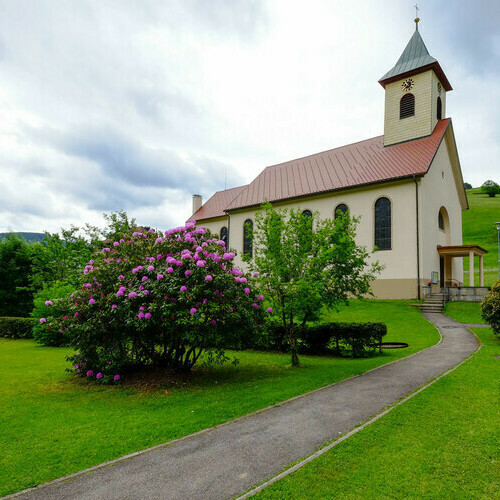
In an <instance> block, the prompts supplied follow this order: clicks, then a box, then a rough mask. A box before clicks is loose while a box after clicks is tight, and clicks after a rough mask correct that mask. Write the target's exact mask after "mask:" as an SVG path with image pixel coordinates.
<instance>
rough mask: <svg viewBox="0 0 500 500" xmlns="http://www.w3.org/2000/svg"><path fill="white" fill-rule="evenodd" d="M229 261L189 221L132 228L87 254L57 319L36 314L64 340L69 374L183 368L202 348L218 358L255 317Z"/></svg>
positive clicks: (244, 280)
mask: <svg viewBox="0 0 500 500" xmlns="http://www.w3.org/2000/svg"><path fill="white" fill-rule="evenodd" d="M233 259H234V253H231V252H228V251H226V249H225V244H224V242H223V241H219V240H217V239H216V238H213V237H212V235H211V234H210V233H209V232H208V231H207V230H206V229H204V228H202V227H198V228H195V227H194V223H188V224H187V225H186V226H185V227H181V228H176V229H172V230H169V231H166V232H165V234H164V235H162V234H161V233H157V232H154V231H153V230H149V231H148V232H146V231H144V232H134V233H133V234H132V235H131V236H124V237H123V238H122V239H120V240H119V241H115V242H112V243H111V244H110V245H109V247H106V248H104V249H103V250H102V251H100V252H99V253H97V254H96V255H95V256H94V258H93V259H92V260H90V261H89V264H88V265H87V266H86V267H85V270H84V275H83V279H82V285H81V287H80V288H79V290H78V291H76V292H74V293H73V294H71V296H70V297H68V298H67V299H63V300H62V302H63V304H61V303H57V306H58V309H60V308H61V306H62V307H63V308H64V314H63V315H62V316H58V317H52V318H50V317H49V318H41V319H40V321H41V322H42V323H43V324H44V325H45V326H46V327H47V328H52V329H54V328H56V329H57V331H58V332H60V333H61V335H65V336H68V337H69V338H70V339H71V344H72V345H73V346H74V347H75V348H76V349H77V350H78V352H77V353H76V354H75V355H74V356H72V357H70V358H68V359H69V361H71V363H72V364H73V369H74V370H75V371H76V372H77V373H79V374H80V375H82V376H86V377H91V378H93V379H98V380H101V381H102V382H113V381H117V380H120V378H122V377H123V373H124V372H126V371H127V370H128V369H130V368H133V367H137V366H146V365H149V366H151V365H152V366H162V367H171V368H175V369H187V370H189V369H191V367H192V366H193V365H194V364H195V363H196V361H197V360H198V359H199V358H200V355H201V354H202V353H203V352H206V354H207V357H208V359H219V360H220V359H224V358H225V356H224V349H225V348H228V347H237V346H238V345H240V344H241V342H242V340H246V341H248V340H249V338H250V337H251V336H252V335H253V334H254V333H255V332H256V329H257V328H258V326H259V325H260V324H261V323H262V322H263V320H264V314H265V312H264V311H263V300H264V297H263V296H262V295H260V294H259V293H258V292H257V290H256V289H255V286H254V284H253V283H252V279H253V276H250V275H247V274H245V273H243V272H242V271H241V270H239V269H237V268H236V267H235V266H233ZM255 274H256V273H255Z"/></svg>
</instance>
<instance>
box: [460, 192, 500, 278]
mask: <svg viewBox="0 0 500 500" xmlns="http://www.w3.org/2000/svg"><path fill="white" fill-rule="evenodd" d="M467 199H468V200H469V210H464V211H463V212H462V233H463V243H464V245H479V246H480V247H483V248H484V249H485V250H488V253H487V254H486V255H485V256H484V268H485V270H484V284H485V286H491V285H493V283H496V282H497V281H498V235H497V230H496V227H495V225H494V223H495V222H497V221H499V220H500V195H497V196H495V197H494V198H490V197H489V196H488V195H485V194H483V193H481V190H480V188H474V189H468V190H467ZM477 260H478V259H477V258H475V263H474V267H475V270H476V273H475V277H474V280H475V286H479V263H478V262H477ZM463 261H464V284H465V285H467V286H468V285H469V259H463Z"/></svg>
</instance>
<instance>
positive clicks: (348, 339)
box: [253, 320, 387, 356]
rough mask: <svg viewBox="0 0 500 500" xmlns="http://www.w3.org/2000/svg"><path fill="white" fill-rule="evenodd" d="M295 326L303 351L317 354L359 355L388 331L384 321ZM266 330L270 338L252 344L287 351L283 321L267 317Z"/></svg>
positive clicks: (379, 340)
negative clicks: (259, 343)
mask: <svg viewBox="0 0 500 500" xmlns="http://www.w3.org/2000/svg"><path fill="white" fill-rule="evenodd" d="M294 328H295V330H296V332H297V339H298V344H299V350H300V352H301V353H302V354H314V355H318V354H329V355H341V354H342V353H343V352H344V351H348V352H349V353H350V355H351V356H360V355H363V354H364V353H365V351H366V349H372V348H374V347H376V346H377V345H378V344H380V342H382V337H383V336H384V335H386V333H387V326H386V325H385V324H384V323H318V324H313V325H306V326H304V328H299V327H298V326H295V327H294ZM266 333H267V339H266V340H267V342H264V343H262V344H261V345H259V346H253V347H255V348H257V349H268V350H271V351H278V352H286V351H288V349H289V348H290V345H289V342H288V337H287V334H286V331H285V329H284V327H283V325H282V324H281V323H279V322H277V321H276V320H268V321H267V325H266Z"/></svg>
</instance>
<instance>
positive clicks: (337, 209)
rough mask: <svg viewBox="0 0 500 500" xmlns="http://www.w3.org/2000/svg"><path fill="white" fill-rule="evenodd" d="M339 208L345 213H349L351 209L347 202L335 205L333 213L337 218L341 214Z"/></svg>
mask: <svg viewBox="0 0 500 500" xmlns="http://www.w3.org/2000/svg"><path fill="white" fill-rule="evenodd" d="M339 210H340V211H341V212H342V213H343V214H345V213H347V210H349V209H348V208H347V205H346V204H345V203H340V204H339V205H337V206H336V207H335V213H334V214H333V216H334V218H335V219H336V218H337V217H338V216H339V213H338V212H339Z"/></svg>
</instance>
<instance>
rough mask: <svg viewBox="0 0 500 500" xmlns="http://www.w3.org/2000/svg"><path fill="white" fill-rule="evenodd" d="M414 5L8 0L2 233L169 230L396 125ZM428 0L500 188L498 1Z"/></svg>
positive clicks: (443, 57) (466, 166)
mask: <svg viewBox="0 0 500 500" xmlns="http://www.w3.org/2000/svg"><path fill="white" fill-rule="evenodd" d="M414 3H415V1H414V0H412V1H409V0H408V1H406V0H405V1H403V0H391V1H389V0H370V1H368V0H364V1H363V2H353V1H352V0H345V1H344V0H324V1H322V0H308V1H307V2H305V1H304V0H302V1H294V0H260V1H258V0H210V1H207V0H158V1H155V0H116V1H114V0H105V1H103V0H96V1H92V0H71V1H65V2H62V1H60V0H47V1H44V0H0V231H5V230H8V229H12V230H15V231H43V230H48V231H58V230H59V228H60V227H61V226H63V227H67V226H69V225H70V224H75V225H81V224H83V223H85V222H90V223H93V224H99V225H101V224H102V222H103V219H102V213H103V212H110V211H116V210H120V209H124V210H126V211H127V212H128V214H129V215H130V216H133V217H136V218H137V220H138V221H139V222H140V223H142V224H146V225H151V226H155V227H158V228H167V227H171V226H173V225H178V224H180V223H181V222H183V221H184V220H185V219H186V218H188V217H189V216H190V215H191V195H192V194H193V193H200V194H202V195H203V197H204V199H206V198H207V197H209V196H210V195H211V194H212V193H213V192H214V191H216V190H220V189H224V186H225V185H226V186H227V187H228V188H229V187H234V186H237V185H240V184H243V183H247V182H249V181H251V180H252V179H253V178H254V177H255V175H257V174H258V173H259V172H260V170H261V169H262V168H264V167H265V166H267V165H272V164H274V163H278V162H282V161H286V160H289V159H293V158H295V157H300V156H304V155H307V154H312V153H315V152H318V151H322V150H325V149H330V148H333V147H337V146H341V145H344V144H348V143H350V142H354V141H359V140H363V139H367V138H369V137H373V136H377V135H380V134H382V133H383V107H384V91H383V89H382V87H381V86H380V85H379V84H378V83H377V81H378V79H379V78H380V77H381V76H382V75H383V74H384V73H385V72H386V71H388V70H389V69H390V68H391V67H392V66H393V65H394V63H395V62H396V60H397V59H398V57H399V55H400V54H401V52H402V51H403V49H404V47H405V45H406V43H407V42H408V40H409V39H410V37H411V35H412V33H413V30H414V23H413V18H414V17H415V10H414V8H413V4H414ZM418 3H419V7H420V9H421V10H420V12H419V15H420V18H421V22H420V32H421V35H422V37H423V39H424V41H425V43H426V45H427V48H428V49H429V52H430V53H431V55H432V56H434V57H435V58H437V59H438V60H439V62H440V63H441V66H442V67H443V69H444V71H445V73H446V74H447V76H448V79H449V80H450V82H451V84H452V86H453V87H454V90H453V92H452V93H451V94H450V95H449V96H448V99H447V115H448V116H451V117H452V118H453V123H454V129H455V134H456V138H457V144H458V148H459V154H460V158H461V162H462V169H463V174H464V179H465V181H467V182H470V183H472V184H473V185H475V186H476V185H480V184H481V183H482V182H484V180H486V179H490V178H491V179H493V180H496V181H497V182H500V104H499V103H500V30H499V29H498V19H499V17H500V2H498V1H497V0H490V1H486V0H475V1H474V2H470V1H468V0H460V1H459V0H454V1H453V2H452V4H450V2H449V0H421V1H420V2H418ZM451 6H452V7H451Z"/></svg>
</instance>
